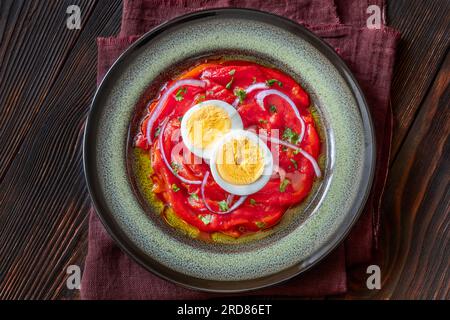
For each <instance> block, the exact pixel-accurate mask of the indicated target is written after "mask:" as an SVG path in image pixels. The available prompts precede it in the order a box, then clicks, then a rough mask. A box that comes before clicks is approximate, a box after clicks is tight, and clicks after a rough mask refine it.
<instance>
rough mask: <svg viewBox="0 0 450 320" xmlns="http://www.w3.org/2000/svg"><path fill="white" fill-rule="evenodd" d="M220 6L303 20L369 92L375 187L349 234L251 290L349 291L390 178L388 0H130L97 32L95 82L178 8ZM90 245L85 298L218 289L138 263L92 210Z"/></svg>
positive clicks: (392, 47) (393, 38) (372, 244)
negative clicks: (278, 279) (176, 279)
mask: <svg viewBox="0 0 450 320" xmlns="http://www.w3.org/2000/svg"><path fill="white" fill-rule="evenodd" d="M370 5H377V6H378V8H380V9H381V12H382V18H383V19H382V21H383V25H381V26H380V29H368V28H367V27H366V20H367V18H368V16H369V14H368V13H367V8H368V7H369V6H370ZM220 7H239V8H252V9H258V10H262V11H267V12H271V13H275V14H278V15H282V16H284V17H287V18H289V19H292V20H294V21H297V22H299V23H302V24H304V25H305V26H307V27H308V28H309V29H310V30H312V31H313V32H314V33H316V34H317V35H318V36H320V37H322V39H324V40H325V41H326V42H328V43H329V44H330V45H331V46H332V47H333V48H335V50H336V51H337V52H338V54H339V55H340V56H341V57H342V58H343V60H344V61H345V62H346V63H347V65H348V66H349V68H350V69H351V70H352V72H353V74H354V75H355V77H356V78H357V80H358V82H359V84H360V85H361V88H362V90H363V91H364V93H365V96H366V98H367V101H368V104H369V107H370V111H371V114H372V119H373V122H374V126H375V134H376V139H377V164H376V171H375V180H374V184H373V186H372V191H371V194H370V196H369V199H368V201H367V204H366V206H365V208H364V211H363V213H362V215H361V217H360V219H359V220H358V222H357V223H356V224H355V226H354V227H353V229H352V231H351V232H350V234H349V236H348V238H347V240H346V241H345V242H344V243H343V244H341V245H340V246H339V247H338V248H337V249H335V250H334V252H333V253H331V254H330V255H329V256H328V257H326V258H325V259H324V260H323V261H321V262H320V263H319V264H318V265H317V266H315V267H313V268H312V269H311V270H309V271H307V272H305V273H303V274H301V275H299V276H297V277H295V278H294V279H291V280H289V281H287V282H285V283H284V284H281V285H277V286H274V287H270V288H266V289H262V290H257V291H254V292H251V293H247V294H246V295H257V296H289V297H305V296H307V297H322V296H327V295H336V294H341V293H345V292H346V290H347V283H346V282H347V270H348V268H349V267H351V266H355V265H357V264H364V263H365V264H369V263H371V259H372V258H373V254H374V252H375V251H376V250H377V248H378V242H377V241H378V234H379V224H380V202H381V199H382V195H383V190H384V185H385V181H386V176H387V171H388V163H389V156H390V147H391V138H392V111H391V109H390V105H389V96H390V85H391V80H392V72H393V66H394V60H395V51H396V46H397V42H398V40H399V37H400V35H399V33H398V32H397V31H395V30H394V29H391V28H389V27H387V26H385V25H384V16H385V14H384V13H385V11H384V8H385V1H384V0H292V1H288V0H284V1H263V0H239V1H238V0H211V1H205V0H190V1H189V0H170V1H162V0H161V1H158V0H125V1H124V7H123V14H122V27H121V31H120V33H119V35H118V36H117V37H110V38H99V39H98V40H97V44H98V65H97V68H98V72H97V75H98V77H97V82H98V83H100V81H101V79H102V78H103V76H104V75H105V73H106V72H107V70H108V69H109V68H110V66H111V65H112V64H113V63H114V61H115V60H116V59H117V57H118V56H119V55H120V54H121V53H122V52H123V51H124V50H125V49H126V48H128V47H129V45H130V44H132V43H133V42H134V41H135V40H136V39H138V38H139V37H140V36H141V35H142V34H143V33H145V32H146V31H148V30H150V29H152V28H153V27H155V26H157V25H159V24H161V23H162V22H164V21H167V20H169V19H171V18H174V17H176V16H179V15H182V14H186V13H190V12H194V11H199V10H203V9H211V8H220ZM88 238H89V248H88V255H87V257H86V262H85V267H84V273H83V279H82V285H81V297H82V298H83V299H205V298H213V297H218V296H219V295H218V294H210V293H203V292H198V291H193V290H188V289H185V288H182V287H180V286H177V285H175V284H173V283H170V282H168V281H166V280H163V279H160V278H159V277H157V276H155V275H153V274H152V273H150V272H148V271H146V270H145V269H143V268H142V267H140V266H139V265H138V264H137V263H135V262H134V261H133V260H132V259H131V258H130V257H128V255H126V254H125V253H124V252H122V251H121V250H120V249H119V248H118V246H117V245H116V244H115V243H114V242H113V241H112V239H111V238H110V237H109V235H108V234H107V232H106V231H105V229H104V227H103V226H102V224H101V222H100V220H99V219H98V217H97V216H96V214H95V212H94V210H93V209H92V210H91V212H90V219H89V235H88Z"/></svg>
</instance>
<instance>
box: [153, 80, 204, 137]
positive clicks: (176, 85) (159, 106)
mask: <svg viewBox="0 0 450 320" xmlns="http://www.w3.org/2000/svg"><path fill="white" fill-rule="evenodd" d="M182 86H192V87H201V88H204V87H206V83H205V81H202V80H195V79H183V80H178V81H176V82H175V83H174V84H173V85H172V86H171V87H170V88H168V89H167V90H166V92H164V94H163V95H162V97H161V99H159V101H158V104H157V105H156V107H155V109H154V110H153V112H152V115H151V117H150V119H149V120H148V123H147V141H148V143H149V144H151V143H152V141H153V140H152V129H153V125H154V124H155V121H156V119H157V118H158V116H159V114H160V113H161V109H162V108H163V106H164V105H165V104H166V102H167V99H169V96H170V95H171V94H172V93H174V92H175V90H177V89H179V88H180V87H182Z"/></svg>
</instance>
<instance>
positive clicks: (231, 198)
mask: <svg viewBox="0 0 450 320" xmlns="http://www.w3.org/2000/svg"><path fill="white" fill-rule="evenodd" d="M233 200H234V194H231V193H230V194H229V195H228V197H227V205H228V206H230V204H232V203H233Z"/></svg>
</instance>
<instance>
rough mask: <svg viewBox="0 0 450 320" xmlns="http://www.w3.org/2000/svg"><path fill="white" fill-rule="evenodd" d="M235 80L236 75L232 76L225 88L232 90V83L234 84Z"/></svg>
mask: <svg viewBox="0 0 450 320" xmlns="http://www.w3.org/2000/svg"><path fill="white" fill-rule="evenodd" d="M233 81H234V77H231V80H230V82H228V83H227V85H226V86H225V88H227V89H228V90H230V89H231V85H232V84H233Z"/></svg>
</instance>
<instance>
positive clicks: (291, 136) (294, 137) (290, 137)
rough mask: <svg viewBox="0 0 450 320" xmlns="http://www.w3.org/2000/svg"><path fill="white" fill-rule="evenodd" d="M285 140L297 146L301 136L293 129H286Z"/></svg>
mask: <svg viewBox="0 0 450 320" xmlns="http://www.w3.org/2000/svg"><path fill="white" fill-rule="evenodd" d="M282 138H283V140H284V141H287V142H289V143H292V144H297V142H298V140H299V139H300V137H299V135H298V134H297V133H296V132H295V131H294V130H292V129H291V128H286V129H285V130H284V132H283V137H282Z"/></svg>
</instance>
